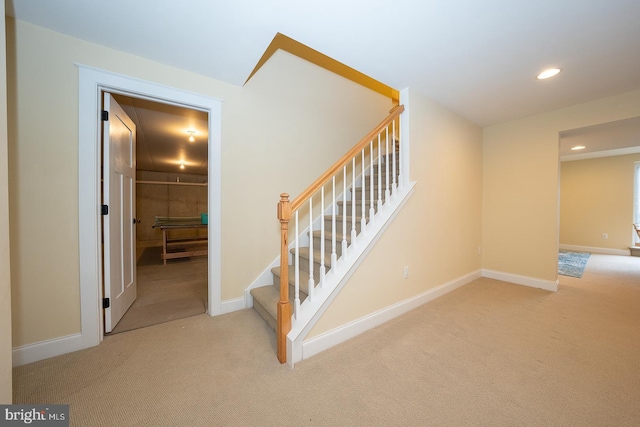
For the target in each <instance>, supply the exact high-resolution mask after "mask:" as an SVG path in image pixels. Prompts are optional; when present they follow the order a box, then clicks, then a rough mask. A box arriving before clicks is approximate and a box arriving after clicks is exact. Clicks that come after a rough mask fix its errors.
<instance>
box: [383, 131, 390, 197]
mask: <svg viewBox="0 0 640 427" xmlns="http://www.w3.org/2000/svg"><path fill="white" fill-rule="evenodd" d="M384 131H385V138H384V144H385V158H384V170H385V177H384V178H385V180H384V181H385V182H384V197H385V200H389V196H391V192H390V191H389V161H390V160H391V156H390V155H389V126H387V127H385V128H384Z"/></svg>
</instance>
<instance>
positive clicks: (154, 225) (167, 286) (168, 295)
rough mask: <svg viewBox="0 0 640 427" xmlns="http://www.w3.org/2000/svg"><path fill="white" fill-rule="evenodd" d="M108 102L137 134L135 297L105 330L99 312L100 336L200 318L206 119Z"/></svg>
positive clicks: (149, 104) (150, 103)
mask: <svg viewBox="0 0 640 427" xmlns="http://www.w3.org/2000/svg"><path fill="white" fill-rule="evenodd" d="M110 95H111V94H110ZM111 96H112V97H113V100H114V101H115V102H116V103H117V104H118V106H119V107H120V108H122V110H123V113H124V114H126V115H127V117H129V118H130V119H131V121H132V122H133V126H134V127H135V129H136V135H137V138H136V139H135V147H136V148H135V153H136V156H135V160H136V162H135V165H134V167H135V178H136V179H135V185H134V189H135V213H134V217H135V218H134V221H133V223H134V234H135V247H136V251H135V260H134V266H133V271H134V272H135V276H136V277H135V278H136V283H135V288H136V296H135V300H134V301H133V302H132V304H131V305H130V307H128V308H127V310H126V312H125V313H124V314H123V316H122V318H121V319H118V322H117V323H115V324H114V325H113V327H112V328H109V326H110V325H111V322H108V320H110V319H107V318H106V315H107V314H108V312H109V309H112V310H113V308H111V307H109V308H107V309H105V332H109V333H110V334H115V333H120V332H126V331H130V330H134V329H139V328H142V327H147V326H152V325H156V324H160V323H164V322H167V321H171V320H176V319H181V318H184V317H190V316H195V315H198V314H202V313H206V312H207V300H208V296H207V293H208V289H207V283H208V281H207V277H208V268H207V267H208V266H207V262H206V256H207V222H208V221H207V220H205V219H208V214H207V208H208V196H207V178H208V126H207V124H208V114H207V112H206V111H200V110H194V109H191V108H185V107H182V106H176V105H170V104H164V103H159V102H156V101H154V100H149V99H140V98H136V97H132V96H126V95H122V94H112V95H111ZM105 133H106V132H105ZM103 138H104V137H103ZM105 157H106V154H105V155H103V158H105ZM104 173H105V171H104V165H103V174H104ZM109 214H111V212H110V213H109ZM165 218H170V219H172V222H171V224H175V225H176V227H177V225H178V222H177V220H180V221H183V220H184V219H188V224H187V226H183V227H182V228H169V229H164V228H163V229H161V228H160V227H158V220H159V219H165ZM172 227H173V226H172ZM169 230H170V231H169ZM105 234H106V233H105ZM165 235H166V236H168V237H170V238H171V239H172V240H171V241H170V242H169V246H163V237H164V236H165ZM164 249H168V252H167V253H165V250H164ZM166 257H170V258H168V259H166ZM105 261H108V260H105ZM107 283H108V281H107V280H105V285H106V284H107ZM108 289H109V288H108V287H107V288H105V291H106V290H108Z"/></svg>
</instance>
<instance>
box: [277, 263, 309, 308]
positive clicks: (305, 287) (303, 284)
mask: <svg viewBox="0 0 640 427" xmlns="http://www.w3.org/2000/svg"><path fill="white" fill-rule="evenodd" d="M271 273H272V274H273V275H274V276H277V277H280V267H273V268H272V269H271ZM299 274H300V276H299V277H300V294H301V295H300V299H301V300H302V299H303V296H305V297H306V296H307V295H308V294H309V272H308V271H303V270H300V271H299ZM295 279H296V277H295V270H294V268H293V266H292V265H290V266H289V286H295ZM274 287H275V288H278V289H279V288H280V286H279V285H278V286H276V285H275V284H274ZM302 294H304V295H302Z"/></svg>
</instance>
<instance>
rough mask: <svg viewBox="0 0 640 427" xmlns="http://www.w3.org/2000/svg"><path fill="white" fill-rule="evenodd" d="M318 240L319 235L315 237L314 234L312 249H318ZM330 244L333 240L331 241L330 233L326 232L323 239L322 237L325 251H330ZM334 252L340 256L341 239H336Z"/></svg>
mask: <svg viewBox="0 0 640 427" xmlns="http://www.w3.org/2000/svg"><path fill="white" fill-rule="evenodd" d="M320 240H321V239H320V237H315V236H314V238H313V247H314V249H317V251H319V250H320ZM349 240H350V239H349ZM349 240H347V244H348V242H349ZM332 244H333V242H332V241H331V235H330V234H327V235H326V236H325V239H324V248H325V253H327V252H331V249H332V247H331V246H332ZM317 251H316V252H317ZM336 254H338V258H339V257H340V255H342V239H340V240H336Z"/></svg>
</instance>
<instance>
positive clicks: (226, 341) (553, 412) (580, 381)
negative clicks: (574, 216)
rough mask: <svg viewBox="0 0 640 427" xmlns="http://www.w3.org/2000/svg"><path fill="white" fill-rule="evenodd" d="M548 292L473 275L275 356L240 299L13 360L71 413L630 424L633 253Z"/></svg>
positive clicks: (305, 421) (155, 420)
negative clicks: (225, 310)
mask: <svg viewBox="0 0 640 427" xmlns="http://www.w3.org/2000/svg"><path fill="white" fill-rule="evenodd" d="M560 281H561V286H560V290H559V292H557V293H550V292H546V291H543V290H539V289H533V288H528V287H524V286H517V285H513V284H509V283H505V282H500V281H496V280H491V279H486V278H483V279H479V280H476V281H474V282H473V283H470V284H469V285H467V286H464V287H462V288H460V289H458V290H456V291H454V292H451V293H449V294H447V295H445V296H443V297H441V298H439V299H437V300H435V301H432V302H430V303H428V304H425V305H423V306H422V307H420V308H418V309H416V310H413V311H412V312H410V313H407V314H405V315H403V316H401V317H398V318H396V319H394V320H392V321H390V322H388V323H386V324H384V325H382V326H380V327H378V328H375V329H373V330H371V331H369V332H367V333H364V334H362V335H360V336H358V337H356V338H354V339H352V340H350V341H348V342H345V343H343V344H341V345H338V346H336V347H334V348H332V349H330V350H327V351H325V352H323V353H321V354H318V355H316V356H314V357H312V358H310V359H308V360H305V361H303V362H300V363H298V364H297V365H296V367H295V368H294V369H293V370H291V369H289V368H288V367H287V366H286V365H285V366H283V365H280V364H279V363H278V362H277V360H276V358H275V354H274V352H275V351H274V348H275V338H274V335H273V332H271V330H270V329H269V328H268V327H267V326H266V324H265V322H264V321H263V320H262V319H261V318H259V316H258V315H257V314H256V313H255V312H254V311H252V310H250V309H248V310H242V311H238V312H234V313H230V314H227V315H224V316H218V317H213V318H212V317H209V316H208V315H199V316H195V317H190V318H186V319H181V320H176V321H173V322H168V323H164V324H161V325H157V326H152V327H148V328H144V329H138V330H135V331H131V332H127V333H124V334H117V335H114V336H110V337H107V338H106V339H105V341H104V342H103V343H102V344H101V345H99V346H97V347H93V348H90V349H86V350H82V351H78V352H75V353H71V354H67V355H63V356H59V357H55V358H51V359H48V360H43V361H40V362H36V363H32V364H30V365H25V366H21V367H18V368H15V369H14V400H15V402H16V403H66V404H70V405H71V417H70V418H71V425H73V426H302V425H314V426H638V425H640V258H632V257H616V256H607V255H592V257H591V258H590V260H589V263H588V264H587V268H586V271H585V273H584V275H583V277H582V278H581V279H574V278H570V277H560Z"/></svg>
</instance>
